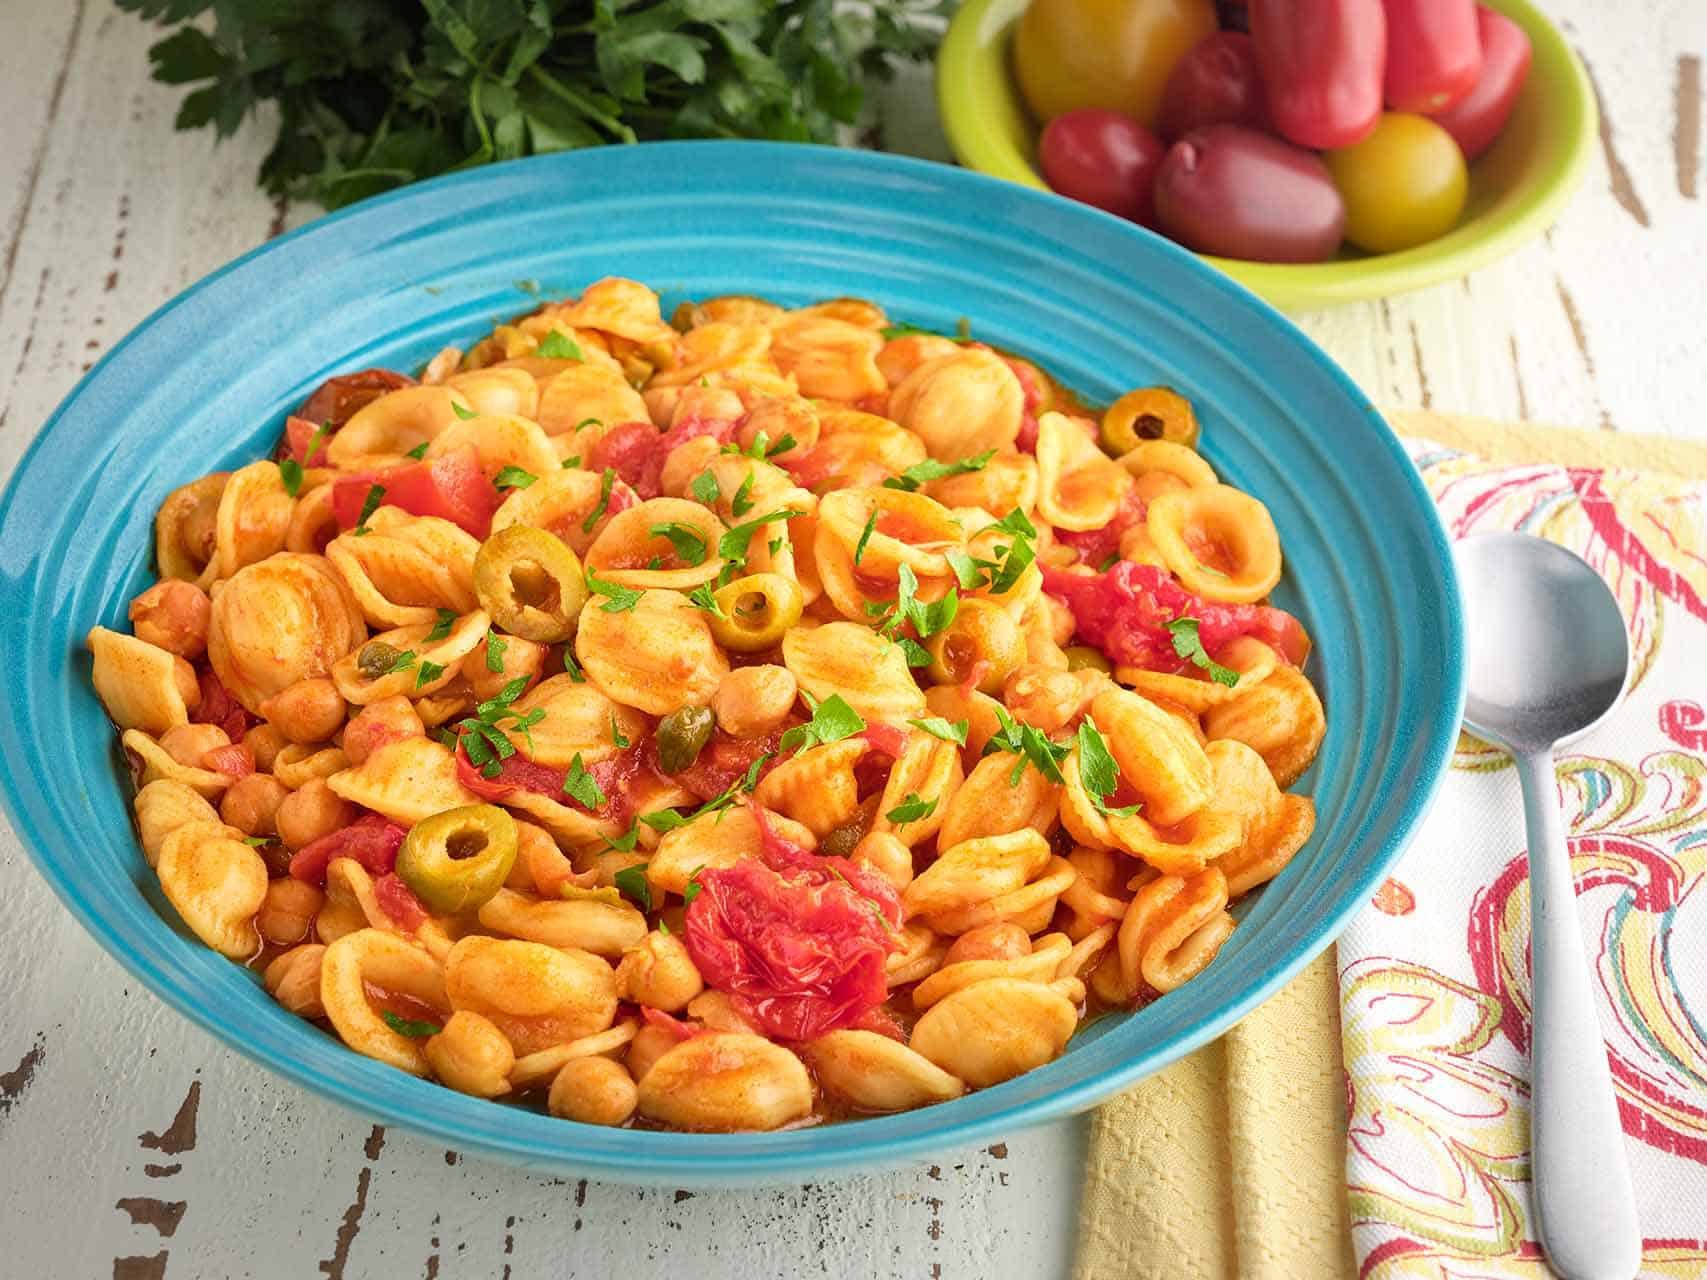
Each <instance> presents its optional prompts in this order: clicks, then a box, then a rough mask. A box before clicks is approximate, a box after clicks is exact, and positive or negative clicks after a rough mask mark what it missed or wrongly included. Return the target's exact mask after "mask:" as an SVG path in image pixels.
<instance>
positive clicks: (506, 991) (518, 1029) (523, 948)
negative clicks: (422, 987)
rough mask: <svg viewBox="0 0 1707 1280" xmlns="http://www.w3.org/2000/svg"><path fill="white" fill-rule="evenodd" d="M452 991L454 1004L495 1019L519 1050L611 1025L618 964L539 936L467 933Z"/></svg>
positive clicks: (453, 970)
mask: <svg viewBox="0 0 1707 1280" xmlns="http://www.w3.org/2000/svg"><path fill="white" fill-rule="evenodd" d="M445 994H446V995H447V996H448V997H449V998H450V1002H451V1005H452V1006H453V1007H454V1008H457V1009H469V1010H472V1011H473V1012H475V1013H478V1014H481V1015H483V1016H485V1017H487V1018H489V1019H491V1021H492V1022H493V1024H494V1025H495V1026H497V1028H498V1029H499V1030H500V1031H502V1032H503V1033H504V1035H505V1036H506V1037H507V1038H508V1039H509V1041H510V1043H511V1044H512V1045H514V1046H515V1048H516V1053H517V1056H525V1055H527V1054H530V1053H537V1052H539V1051H540V1050H541V1049H547V1048H550V1047H551V1046H552V1045H555V1044H564V1043H567V1042H568V1041H571V1040H578V1039H580V1038H581V1037H582V1036H589V1035H592V1034H593V1033H594V1032H598V1031H603V1030H605V1029H606V1028H608V1027H609V1026H610V1025H611V1023H612V1022H613V1021H614V1020H615V1017H616V1001H617V995H616V972H615V970H613V969H612V968H611V967H610V965H608V964H606V963H605V962H604V961H603V960H601V959H599V957H597V956H595V955H593V954H591V953H590V952H586V951H578V950H573V949H560V948H557V947H548V946H545V945H543V944H541V943H538V942H518V941H513V940H510V939H507V938H505V939H500V938H486V937H481V936H479V935H474V936H470V937H467V938H464V939H462V940H461V941H460V942H458V943H457V944H456V946H454V947H453V948H451V952H450V956H449V958H448V959H447V960H446V962H445Z"/></svg>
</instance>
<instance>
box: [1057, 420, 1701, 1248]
mask: <svg viewBox="0 0 1707 1280" xmlns="http://www.w3.org/2000/svg"><path fill="white" fill-rule="evenodd" d="M1388 419H1389V421H1390V422H1391V423H1392V425H1393V428H1394V430H1396V431H1398V432H1399V433H1400V434H1401V435H1406V436H1413V437H1417V438H1421V439H1427V440H1435V441H1438V442H1440V443H1442V444H1446V445H1450V446H1452V447H1453V448H1457V449H1462V450H1465V451H1467V452H1471V453H1475V454H1478V455H1480V456H1482V457H1484V458H1488V459H1490V460H1493V461H1500V462H1541V461H1547V462H1558V463H1563V464H1565V465H1569V466H1583V467H1625V468H1634V469H1642V470H1648V471H1664V472H1670V473H1672V474H1675V475H1681V476H1686V477H1690V478H1694V479H1707V444H1702V443H1696V442H1693V441H1684V440H1676V439H1672V438H1669V437H1665V436H1643V435H1621V434H1617V433H1613V432H1606V431H1599V432H1596V431H1581V430H1575V429H1570V428H1560V427H1546V426H1539V425H1536V424H1533V423H1500V422H1493V421H1489V420H1487V419H1481V418H1469V417H1454V416H1451V415H1446V414H1438V413H1430V412H1425V411H1402V412H1401V411H1394V412H1390V413H1389V414H1388ZM1344 1165H1345V1089H1344V1085H1343V1082H1342V1073H1341V1056H1340V1028H1339V986H1338V982H1337V980H1336V977H1335V966H1334V963H1333V955H1332V953H1331V952H1330V953H1329V954H1326V955H1323V956H1321V957H1319V958H1318V959H1317V960H1316V961H1315V962H1313V963H1312V964H1311V965H1310V966H1309V967H1308V968H1306V969H1305V970H1304V971H1303V972H1302V973H1301V974H1299V976H1298V977H1297V978H1296V979H1294V980H1293V982H1292V983H1291V985H1289V986H1288V987H1286V988H1285V990H1283V991H1281V992H1280V994H1278V995H1277V996H1275V997H1274V998H1273V999H1272V1000H1270V1001H1269V1002H1268V1003H1267V1004H1265V1005H1263V1006H1262V1007H1261V1008H1260V1009H1258V1010H1257V1011H1256V1012H1254V1013H1252V1014H1251V1015H1250V1016H1249V1017H1247V1018H1246V1019H1245V1020H1244V1021H1243V1022H1241V1023H1239V1024H1238V1025H1237V1026H1236V1027H1234V1028H1233V1029H1232V1030H1231V1031H1229V1032H1228V1033H1227V1034H1226V1035H1225V1036H1224V1037H1222V1039H1221V1040H1219V1041H1217V1042H1216V1043H1214V1044H1211V1045H1208V1046H1206V1047H1205V1048H1203V1049H1201V1050H1199V1051H1198V1052H1197V1053H1195V1054H1193V1055H1191V1056H1190V1057H1189V1058H1185V1059H1182V1060H1181V1061H1179V1062H1177V1063H1175V1064H1174V1065H1173V1066H1172V1067H1170V1068H1168V1069H1167V1070H1166V1071H1163V1072H1161V1073H1160V1074H1158V1075H1156V1076H1153V1077H1151V1078H1150V1079H1148V1080H1146V1081H1144V1082H1143V1083H1142V1084H1140V1085H1138V1086H1137V1087H1136V1088H1134V1089H1132V1090H1130V1091H1128V1092H1127V1093H1124V1094H1122V1095H1120V1096H1119V1097H1117V1098H1115V1099H1114V1100H1113V1101H1111V1102H1109V1103H1107V1104H1105V1105H1104V1106H1103V1107H1102V1108H1101V1109H1100V1110H1098V1111H1097V1113H1096V1114H1095V1116H1094V1117H1093V1118H1092V1120H1091V1144H1090V1156H1089V1161H1088V1164H1087V1167H1086V1170H1085V1181H1084V1189H1083V1193H1082V1195H1081V1198H1080V1208H1079V1241H1078V1256H1077V1260H1076V1264H1075V1266H1074V1276H1075V1280H1142V1278H1146V1277H1151V1276H1157V1277H1160V1276H1166V1277H1169V1280H1223V1278H1230V1277H1235V1276H1236V1277H1240V1278H1241V1280H1251V1278H1254V1280H1268V1278H1270V1277H1273V1278H1275V1280H1281V1278H1286V1280H1290V1278H1292V1277H1299V1276H1308V1277H1322V1278H1323V1280H1332V1278H1333V1277H1335V1276H1345V1277H1353V1276H1355V1275H1356V1266H1355V1262H1354V1259H1353V1255H1352V1250H1351V1237H1350V1230H1349V1220H1348V1215H1347V1209H1346V1196H1345V1173H1344Z"/></svg>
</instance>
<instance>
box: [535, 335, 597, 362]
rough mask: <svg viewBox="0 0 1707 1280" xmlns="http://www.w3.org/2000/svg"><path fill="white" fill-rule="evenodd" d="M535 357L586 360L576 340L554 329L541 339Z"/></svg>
mask: <svg viewBox="0 0 1707 1280" xmlns="http://www.w3.org/2000/svg"><path fill="white" fill-rule="evenodd" d="M534 355H536V356H539V357H541V358H542V359H545V360H585V359H586V358H587V357H586V356H584V355H583V354H582V353H581V348H580V346H579V345H578V344H577V343H576V341H575V339H573V338H571V337H570V336H569V335H568V334H566V333H563V332H562V331H561V330H558V329H553V330H552V331H551V332H550V333H548V334H546V335H545V337H543V338H541V339H540V342H539V346H537V347H536V348H534Z"/></svg>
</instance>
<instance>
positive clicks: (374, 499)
mask: <svg viewBox="0 0 1707 1280" xmlns="http://www.w3.org/2000/svg"><path fill="white" fill-rule="evenodd" d="M383 501H385V486H384V485H382V484H376V485H370V486H369V487H368V491H367V497H365V498H363V499H362V513H361V515H359V516H357V517H356V527H355V529H354V533H355V535H356V537H358V538H360V537H364V536H366V534H367V533H368V532H369V530H368V527H367V522H368V518H369V517H370V516H372V515H373V513H374V512H375V511H378V510H379V504H380V503H381V502H383Z"/></svg>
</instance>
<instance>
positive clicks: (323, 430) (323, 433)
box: [302, 422, 332, 467]
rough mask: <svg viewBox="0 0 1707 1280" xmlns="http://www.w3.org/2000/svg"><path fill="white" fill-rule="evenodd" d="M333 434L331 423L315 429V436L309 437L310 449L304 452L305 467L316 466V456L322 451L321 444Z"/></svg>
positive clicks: (303, 462) (323, 423) (303, 461)
mask: <svg viewBox="0 0 1707 1280" xmlns="http://www.w3.org/2000/svg"><path fill="white" fill-rule="evenodd" d="M331 434H332V424H331V423H330V422H322V423H321V424H320V425H319V426H318V427H315V428H314V434H313V435H311V436H309V437H308V447H307V448H306V449H304V450H303V451H302V465H303V466H305V467H312V466H313V465H314V455H315V454H316V453H318V452H319V451H320V445H321V442H322V441H324V440H325V439H326V437H327V436H329V435H331Z"/></svg>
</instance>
